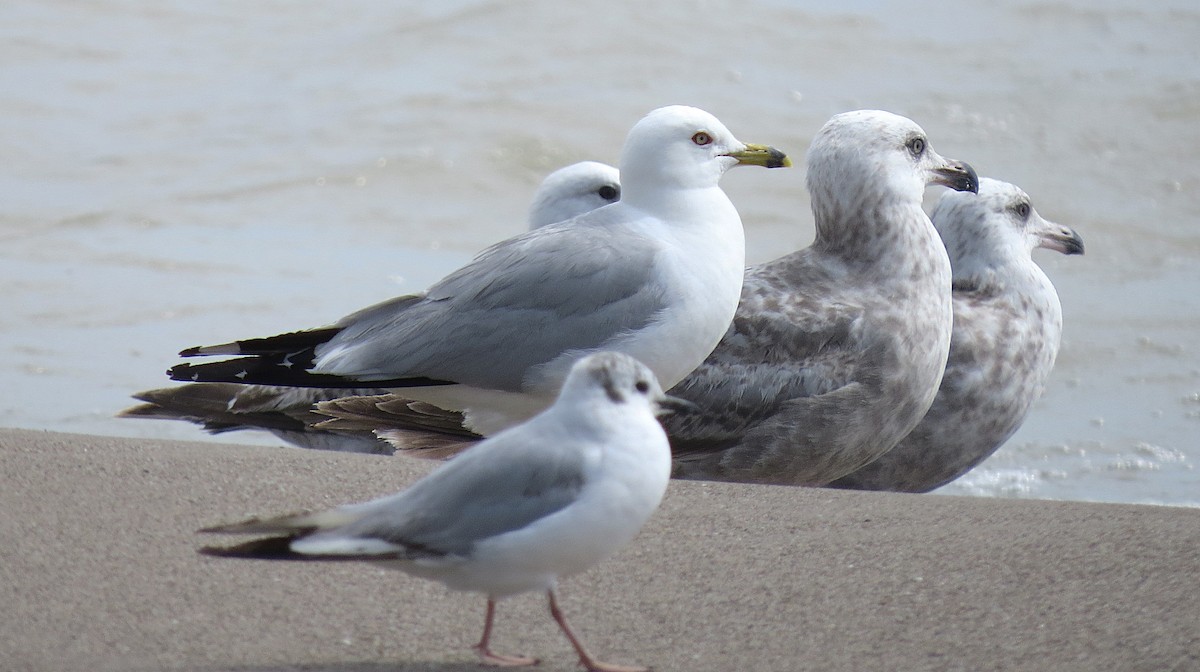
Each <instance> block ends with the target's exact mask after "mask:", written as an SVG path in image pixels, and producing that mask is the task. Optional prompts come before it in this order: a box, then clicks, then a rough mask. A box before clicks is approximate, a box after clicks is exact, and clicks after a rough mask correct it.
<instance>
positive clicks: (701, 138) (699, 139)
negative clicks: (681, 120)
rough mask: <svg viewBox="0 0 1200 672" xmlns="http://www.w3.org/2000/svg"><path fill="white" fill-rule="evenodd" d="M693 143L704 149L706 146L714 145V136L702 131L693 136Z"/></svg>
mask: <svg viewBox="0 0 1200 672" xmlns="http://www.w3.org/2000/svg"><path fill="white" fill-rule="evenodd" d="M692 142H694V143H696V144H697V145H700V146H701V147H703V146H705V145H711V144H712V136H711V135H709V134H708V133H705V132H704V131H700V132H699V133H697V134H695V135H693V136H692Z"/></svg>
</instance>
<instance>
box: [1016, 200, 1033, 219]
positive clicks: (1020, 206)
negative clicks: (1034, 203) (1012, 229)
mask: <svg viewBox="0 0 1200 672" xmlns="http://www.w3.org/2000/svg"><path fill="white" fill-rule="evenodd" d="M1030 210H1031V208H1030V207H1029V203H1026V202H1025V201H1021V202H1020V203H1017V204H1016V205H1014V206H1013V207H1012V211H1013V212H1015V213H1017V216H1018V217H1020V218H1021V219H1026V218H1027V217H1029V212H1030Z"/></svg>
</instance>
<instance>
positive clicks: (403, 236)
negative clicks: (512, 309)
mask: <svg viewBox="0 0 1200 672" xmlns="http://www.w3.org/2000/svg"><path fill="white" fill-rule="evenodd" d="M672 103H686V104H691V105H696V106H699V107H702V108H705V109H707V110H709V111H711V112H713V113H714V114H716V115H717V116H719V117H720V118H721V119H722V120H723V121H724V122H726V124H727V125H728V126H729V127H730V128H731V129H732V130H733V131H734V132H735V133H736V134H737V135H738V136H739V137H740V138H741V139H743V140H745V141H748V142H766V143H770V144H773V145H775V146H778V147H780V148H783V149H785V150H787V151H788V152H789V153H790V154H792V156H793V157H796V158H802V157H803V154H804V151H805V149H806V148H807V146H808V143H809V140H810V139H811V137H812V135H813V134H814V133H815V132H816V131H817V129H819V128H820V126H821V124H823V123H824V122H825V120H826V119H828V118H829V117H830V116H831V115H833V114H835V113H837V112H841V111H845V110H849V109H856V108H864V107H873V108H882V109H887V110H891V111H893V112H897V113H900V114H903V115H906V116H909V117H911V118H913V119H915V120H916V121H917V122H918V123H920V124H921V125H922V126H924V128H925V130H926V131H927V132H928V134H929V136H930V139H931V141H932V143H933V145H934V147H935V148H936V149H937V150H938V151H939V152H940V153H942V154H943V155H945V156H949V157H954V158H959V159H963V160H967V161H970V162H971V163H972V164H973V165H974V166H975V167H976V168H977V169H978V170H979V172H980V173H981V174H983V175H988V176H992V177H997V178H1000V179H1004V180H1007V181H1010V182H1013V183H1015V184H1018V185H1020V186H1021V187H1023V188H1024V189H1025V190H1026V191H1027V192H1029V193H1030V195H1031V196H1032V197H1033V199H1034V202H1035V204H1036V206H1037V207H1038V209H1039V211H1040V212H1041V213H1042V214H1043V215H1044V216H1046V217H1047V218H1050V219H1053V220H1055V221H1058V222H1060V223H1063V224H1068V225H1070V226H1073V227H1075V228H1076V229H1077V230H1078V231H1079V232H1080V233H1081V235H1082V236H1083V237H1084V238H1085V240H1086V242H1087V255H1086V256H1084V257H1069V258H1068V257H1061V256H1059V255H1056V254H1054V253H1052V252H1047V251H1038V252H1035V257H1036V259H1037V261H1038V262H1039V263H1040V264H1042V266H1043V268H1045V269H1046V270H1047V273H1048V274H1049V275H1050V276H1051V278H1052V279H1053V280H1054V282H1055V284H1056V285H1057V287H1058V290H1059V294H1060V296H1061V298H1062V303H1063V310H1064V314H1065V334H1064V340H1063V347H1062V351H1061V354H1060V356H1059V361H1058V364H1057V367H1056V369H1055V372H1054V374H1053V377H1052V379H1051V382H1050V384H1049V388H1048V390H1047V392H1046V395H1045V396H1044V398H1043V399H1042V400H1041V401H1040V402H1039V403H1038V404H1037V406H1036V407H1035V409H1034V411H1033V412H1032V414H1031V416H1030V418H1029V419H1028V421H1027V422H1026V423H1025V425H1024V427H1023V428H1022V429H1021V430H1020V431H1019V432H1018V433H1017V435H1016V436H1014V437H1013V439H1011V440H1010V441H1009V443H1008V444H1007V445H1006V446H1005V447H1004V448H1002V449H1001V450H1000V451H999V452H998V453H997V454H996V455H995V456H994V457H993V458H992V459H990V460H989V461H988V462H986V463H985V464H984V465H982V466H981V467H980V468H978V469H976V470H975V471H974V472H972V473H971V474H969V475H967V476H966V477H964V478H963V479H960V480H959V481H958V482H956V483H953V484H951V485H949V486H947V487H946V488H943V489H942V492H949V493H955V494H973V495H987V496H1004V497H1037V498H1055V499H1083V500H1099V501H1124V502H1152V503H1165V504H1175V505H1188V506H1200V473H1198V472H1197V468H1196V465H1197V463H1198V462H1200V445H1198V444H1200V440H1198V437H1200V357H1198V354H1197V351H1198V348H1200V228H1198V227H1197V219H1198V216H1200V171H1198V170H1197V169H1196V167H1195V157H1196V154H1197V152H1200V7H1197V6H1196V5H1195V3H1194V2H1190V1H1189V2H1184V1H1182V0H1167V1H1163V2H1157V3H1143V2H1134V1H1133V0H1113V1H1099V2H1097V1H1095V0H1047V1H1036V0H1032V1H1022V0H999V1H997V2H993V3H987V4H986V5H984V4H980V3H969V4H962V3H960V4H950V3H936V4H935V3H925V4H922V5H920V6H919V7H917V8H914V7H913V6H912V5H911V3H905V2H899V1H895V0H852V1H849V2H846V1H843V2H838V3H823V4H822V5H820V6H816V3H795V2H786V1H784V0H736V1H735V0H711V1H682V0H673V1H669V2H659V3H601V2H594V1H592V0H583V1H573V2H569V3H568V2H558V1H557V0H526V1H508V0H505V1H500V0H490V1H487V0H450V1H447V0H436V1H434V0H419V1H411V2H394V3H384V2H373V1H371V2H368V1H358V2H343V3H295V2H284V1H282V0H280V1H274V2H271V1H264V2H256V3H241V2H232V1H226V2H206V3H191V2H182V1H174V2H172V1H163V2H156V3H141V2H132V1H128V2H125V1H116V0H114V1H107V0H81V1H75V2H54V1H47V0H37V1H33V0H8V1H7V2H5V3H3V4H2V5H0V120H2V123H0V157H3V166H2V167H0V376H2V377H3V381H4V384H3V386H2V387H0V426H8V427H24V428H41V429H49V430H57V431H68V432H86V433H97V434H108V435H121V436H152V437H168V438H186V439H197V438H201V437H202V436H203V435H202V433H201V432H200V431H199V430H198V429H196V428H194V427H193V426H191V425H187V424H184V423H171V422H150V421H133V420H116V419H114V418H113V417H112V416H113V414H114V413H115V412H116V411H118V410H119V409H121V408H123V407H125V406H127V405H129V404H130V402H131V400H130V399H129V397H128V395H129V394H130V393H131V392H134V391H137V390H142V389H146V388H150V387H158V386H162V385H164V384H166V380H165V378H164V376H163V371H164V370H165V369H166V367H167V366H169V365H170V364H172V363H174V362H175V361H176V358H175V356H174V353H175V352H176V351H177V350H179V349H180V348H182V347H184V346H190V345H196V344H203V343H212V342H221V341H225V340H229V339H232V338H238V337H245V336H256V335H265V334H271V333H277V332H280V331H285V330H291V329H295V328H299V327H307V326H316V325H319V324H322V323H325V322H328V321H331V320H333V319H336V318H337V317H340V316H341V315H343V314H345V313H348V312H350V311H351V310H354V309H357V308H359V307H362V306H364V305H367V304H369V303H371V302H374V301H378V300H382V299H384V298H388V297H390V296H394V295H396V294H400V293H406V292H410V291H416V290H420V289H422V288H424V287H425V286H427V285H428V284H430V283H431V282H433V281H435V280H437V279H438V278H440V277H441V276H442V275H444V274H445V273H447V272H449V271H451V270H453V269H454V268H456V267H458V266H459V265H461V264H462V263H465V262H466V261H467V260H469V259H470V257H471V256H473V254H474V253H475V252H477V251H478V250H480V249H482V248H483V247H485V246H486V245H488V244H490V243H492V242H494V241H497V240H499V239H502V238H505V237H508V236H510V235H513V234H515V233H518V232H519V231H521V230H523V228H524V226H525V210H526V208H527V206H528V204H529V199H530V197H531V195H532V191H533V189H534V187H535V186H536V184H537V182H538V181H539V180H540V179H541V177H542V176H543V175H545V174H546V173H547V172H549V171H550V170H553V169H554V168H557V167H559V166H561V165H565V164H567V163H570V162H573V161H577V160H582V159H595V160H600V161H606V162H609V163H615V162H616V160H617V153H618V150H619V148H620V144H621V141H622V140H623V138H624V135H625V132H626V131H627V130H628V128H629V126H630V125H631V124H632V123H633V122H634V121H636V120H637V119H638V118H640V117H641V116H642V115H643V114H644V113H645V112H647V111H649V110H650V109H652V108H655V107H658V106H661V105H665V104H672ZM723 184H724V186H725V187H726V190H727V192H728V193H729V194H730V196H731V197H732V198H733V200H734V202H735V203H736V204H737V206H738V208H739V210H740V211H741V213H742V216H743V219H744V222H745V224H746V233H747V239H748V240H747V243H748V254H749V262H750V263H757V262H761V261H765V260H768V259H771V258H774V257H776V256H779V255H780V254H783V253H785V252H788V251H791V250H794V249H798V248H800V247H803V246H806V245H807V244H808V243H809V242H810V241H811V239H812V223H811V216H810V214H809V209H808V200H807V194H806V193H805V191H804V188H803V185H804V168H803V164H802V162H799V161H798V162H797V167H796V168H795V169H793V170H790V171H771V172H769V173H767V172H764V171H750V170H747V171H734V172H733V173H731V174H730V175H729V176H727V177H726V179H725V181H724V182H723ZM929 196H930V199H931V200H932V199H933V198H935V197H936V193H935V190H931V192H930V194H929ZM219 440H221V441H244V442H255V443H274V441H273V440H272V439H271V438H270V437H266V436H258V435H254V434H251V433H235V434H229V435H224V436H222V437H220V438H219Z"/></svg>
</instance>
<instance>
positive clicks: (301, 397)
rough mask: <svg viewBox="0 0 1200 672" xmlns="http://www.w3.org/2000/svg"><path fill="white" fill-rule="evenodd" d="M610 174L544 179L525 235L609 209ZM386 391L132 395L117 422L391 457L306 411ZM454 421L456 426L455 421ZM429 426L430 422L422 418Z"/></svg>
mask: <svg viewBox="0 0 1200 672" xmlns="http://www.w3.org/2000/svg"><path fill="white" fill-rule="evenodd" d="M620 195H621V182H620V174H619V173H618V171H617V169H616V168H614V167H613V166H609V165H607V164H603V163H598V162H595V161H581V162H579V163H574V164H571V165H569V166H565V167H563V168H559V169H558V170H556V171H554V172H552V173H550V174H549V175H547V176H546V177H545V179H543V180H542V182H541V184H540V185H539V186H538V188H537V190H536V191H535V192H534V195H533V200H532V203H531V204H530V207H529V227H530V228H531V229H533V228H541V227H543V226H547V225H549V224H552V223H555V222H560V221H564V220H567V219H571V218H573V217H577V216H579V215H582V214H583V213H585V212H590V211H592V210H595V209H597V208H600V207H603V206H605V205H608V204H609V203H613V202H615V201H617V200H619V199H620ZM384 392H386V390H382V389H374V388H366V389H340V388H335V389H323V388H312V387H279V386H272V385H243V384H239V383H188V384H186V385H177V386H174V387H163V388H158V389H154V390H146V391H144V392H139V393H137V394H135V395H133V396H134V398H136V399H139V400H140V401H142V402H145V403H142V404H139V405H137V406H133V407H131V408H127V409H125V410H123V411H122V412H121V413H120V416H121V417H128V418H151V419H160V420H186V421H188V422H193V423H196V424H199V425H201V426H202V427H203V428H204V430H205V431H207V432H210V433H213V434H219V433H222V432H228V431H234V430H242V429H259V430H266V431H269V432H271V433H272V434H274V435H275V436H277V437H278V438H280V439H282V440H284V441H287V442H288V443H292V444H295V445H298V446H301V447H303V448H312V449H318V450H336V451H345V452H358V453H380V454H389V455H390V454H391V453H392V450H393V449H392V446H391V445H390V444H389V443H387V442H386V441H382V440H380V439H377V438H375V436H374V434H372V433H370V432H369V431H365V432H346V431H338V430H335V429H323V430H314V429H313V427H312V425H313V424H314V423H316V422H320V421H322V420H327V419H328V416H325V415H319V414H316V413H314V412H313V411H312V407H313V404H316V403H317V402H320V401H325V400H329V399H337V398H340V397H347V396H361V395H377V394H383V393H384ZM459 421H461V418H459ZM426 422H427V423H429V422H432V418H428V417H427V418H426Z"/></svg>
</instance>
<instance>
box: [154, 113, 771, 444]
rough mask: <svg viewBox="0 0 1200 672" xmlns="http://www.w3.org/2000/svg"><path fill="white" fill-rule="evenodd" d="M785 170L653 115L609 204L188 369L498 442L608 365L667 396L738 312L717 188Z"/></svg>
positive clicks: (728, 215)
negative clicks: (445, 418)
mask: <svg viewBox="0 0 1200 672" xmlns="http://www.w3.org/2000/svg"><path fill="white" fill-rule="evenodd" d="M740 164H741V165H757V166H765V167H783V166H788V165H791V162H790V160H789V159H788V158H787V157H786V156H785V155H784V154H783V153H782V152H780V151H779V150H776V149H774V148H771V147H767V146H764V145H747V144H744V143H742V142H741V141H739V140H738V139H737V138H735V137H734V136H733V134H732V133H730V132H729V130H728V129H727V128H726V127H725V126H724V125H723V124H722V123H721V122H720V121H719V120H717V118H716V117H714V116H712V115H711V114H709V113H707V112H704V111H703V110H699V109H696V108H693V107H685V106H678V105H677V106H670V107H665V108H659V109H657V110H655V111H653V112H651V113H650V114H648V115H647V116H646V117H644V118H643V119H642V120H641V121H639V122H638V123H637V124H635V125H634V127H633V129H632V130H631V131H630V132H629V136H628V137H627V139H626V141H625V146H624V148H623V150H622V152H621V161H620V166H619V167H620V171H621V180H622V185H621V186H622V193H621V198H620V200H619V201H618V202H616V203H613V204H611V205H608V206H605V207H602V208H600V209H597V210H593V211H590V212H588V213H585V214H583V215H580V216H578V217H575V218H573V219H570V220H567V221H565V222H559V223H557V224H551V225H549V226H545V227H542V228H539V229H536V230H534V231H528V232H526V233H524V234H521V235H518V236H516V237H513V238H510V239H508V240H506V241H503V242H501V243H499V244H497V245H494V246H492V247H490V248H488V249H487V250H485V251H483V252H482V253H480V254H479V256H477V257H476V258H475V260H474V261H472V262H471V263H470V264H468V265H467V266H465V267H463V268H461V269H459V270H457V271H455V272H453V273H451V274H450V275H449V276H447V277H446V278H444V279H442V280H441V281H440V282H438V283H436V284H434V285H433V286H432V287H430V288H429V290H427V291H426V292H424V293H421V294H417V295H411V296H403V297H399V298H396V299H392V300H390V301H385V302H383V303H381V304H377V305H375V306H371V307H369V308H366V309H363V310H360V311H358V312H356V313H354V314H352V315H349V316H347V317H345V318H342V319H341V320H339V321H338V322H336V323H335V324H333V325H331V326H327V327H322V328H316V329H308V330H304V331H299V332H293V333H288V334H282V335H279V336H272V337H267V338H254V339H247V340H241V341H235V342H231V343H225V344H221V345H215V346H201V347H193V348H187V349H185V350H183V351H182V352H180V356H183V357H196V356H205V355H221V356H233V357H234V359H227V360H223V361H218V362H212V363H206V364H179V365H177V366H175V367H172V368H171V370H170V371H169V372H168V375H169V376H170V377H171V378H172V379H174V380H181V381H188V382H226V383H242V384H266V385H285V386H301V387H317V388H337V387H346V388H405V389H404V395H405V396H406V397H409V398H411V399H414V400H416V401H421V402H426V403H429V404H432V405H434V406H436V407H438V408H441V409H445V410H448V411H461V412H462V413H463V415H464V422H465V426H466V428H467V429H468V430H470V431H472V432H475V433H478V434H482V435H491V434H494V433H496V432H498V431H500V430H502V429H504V428H506V427H509V426H512V425H514V424H516V423H518V422H521V421H522V420H525V419H527V418H529V417H531V416H533V415H534V414H536V413H537V412H538V411H540V410H542V409H543V408H545V407H546V406H547V405H549V404H550V403H551V401H552V400H553V399H554V397H555V395H556V394H557V391H558V389H559V387H560V386H561V384H562V381H563V379H564V378H565V376H566V373H567V371H568V370H569V369H570V367H571V365H572V364H573V363H574V362H575V361H577V360H579V359H580V358H582V357H584V356H586V355H587V354H590V353H592V352H597V351H601V350H615V351H618V352H624V353H626V354H629V355H631V356H633V357H635V358H636V359H638V360H639V361H642V362H643V363H645V364H646V365H647V366H649V368H650V369H651V370H652V371H654V373H655V375H656V376H657V377H658V379H659V380H660V381H662V383H663V384H664V385H668V386H670V385H673V384H674V383H676V382H677V381H679V380H681V379H682V378H683V377H684V376H686V375H687V374H688V372H690V371H691V370H692V369H693V368H695V367H696V366H697V365H699V364H700V363H701V362H702V361H703V360H704V358H705V357H706V356H707V355H708V353H709V352H711V351H712V349H713V348H714V347H715V346H716V345H717V343H718V342H719V341H720V339H721V336H722V334H723V333H724V331H725V329H726V327H727V326H728V324H729V321H730V320H731V319H732V317H733V314H734V311H735V310H736V308H737V302H738V296H739V293H740V291H741V285H742V269H743V266H744V264H745V239H744V234H743V232H742V226H741V219H740V217H739V216H738V213H737V210H736V209H735V208H734V206H733V204H732V203H731V202H730V201H729V198H728V197H727V196H726V195H725V193H724V192H723V191H721V189H720V187H719V186H718V182H719V180H720V178H721V176H722V175H723V174H724V173H725V171H726V170H728V169H730V168H732V167H733V166H736V165H740Z"/></svg>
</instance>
